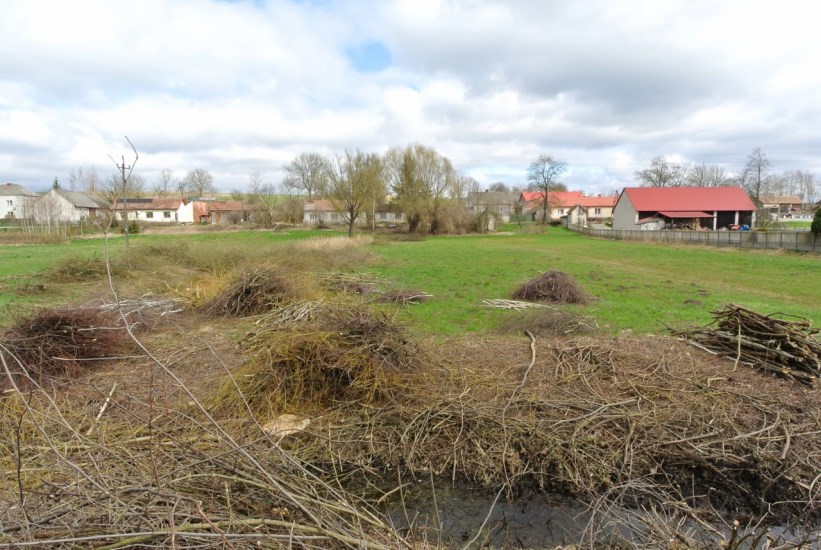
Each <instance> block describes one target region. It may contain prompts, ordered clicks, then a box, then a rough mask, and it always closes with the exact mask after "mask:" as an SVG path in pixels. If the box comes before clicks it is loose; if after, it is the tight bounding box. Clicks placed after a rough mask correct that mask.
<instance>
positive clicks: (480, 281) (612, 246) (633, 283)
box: [373, 228, 821, 334]
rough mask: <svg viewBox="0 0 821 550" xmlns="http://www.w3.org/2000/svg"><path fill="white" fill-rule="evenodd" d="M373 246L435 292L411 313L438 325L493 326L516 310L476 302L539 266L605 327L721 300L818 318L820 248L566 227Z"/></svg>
mask: <svg viewBox="0 0 821 550" xmlns="http://www.w3.org/2000/svg"><path fill="white" fill-rule="evenodd" d="M375 249H376V250H377V251H378V252H379V254H380V255H381V256H382V257H383V258H384V261H383V263H382V264H381V265H380V266H378V267H377V268H375V269H374V270H373V271H374V272H376V273H378V274H379V275H381V276H384V277H389V278H391V279H393V280H395V281H396V282H397V283H398V284H399V285H401V286H405V287H408V288H414V289H418V290H424V291H427V292H429V293H431V294H433V295H434V299H432V300H430V301H429V302H427V303H425V304H421V305H417V306H414V307H413V308H412V310H410V315H411V316H412V319H413V320H414V322H415V323H418V324H419V326H421V327H424V328H425V329H426V330H431V331H434V332H438V333H444V334H455V333H459V332H462V331H474V330H483V329H488V328H492V327H493V326H495V325H496V324H497V323H498V322H499V321H500V320H501V319H503V318H505V317H506V316H510V315H518V314H517V313H515V312H510V311H503V310H496V309H491V308H487V307H483V306H482V300H484V299H489V298H507V297H509V296H510V293H511V291H512V290H513V289H514V288H515V287H516V286H517V284H518V283H520V282H521V281H524V280H526V279H529V278H531V277H533V276H535V275H537V274H538V273H540V272H542V271H547V270H549V269H557V270H560V271H565V272H567V273H570V274H571V275H573V276H574V277H575V278H576V279H577V280H578V281H579V282H580V283H581V285H582V286H583V287H584V288H585V289H586V290H587V291H588V292H590V293H591V294H592V295H594V296H595V297H596V298H597V300H596V301H595V302H594V303H593V304H592V305H589V306H572V307H571V306H565V307H569V308H570V309H573V310H574V311H578V312H581V313H584V314H586V315H592V316H595V317H596V318H597V319H598V321H599V324H600V325H601V326H602V327H603V328H605V329H606V330H608V331H610V332H614V333H615V332H618V331H620V330H622V329H631V330H634V331H636V332H641V333H660V332H663V331H664V330H665V328H664V324H668V325H671V326H676V327H681V326H684V325H687V324H690V323H704V322H706V321H707V320H708V319H709V311H710V310H711V309H714V308H716V307H719V306H721V305H722V304H724V303H727V302H733V303H739V304H743V305H745V306H748V307H751V308H753V309H756V310H759V311H762V312H765V313H771V312H784V313H789V314H792V315H799V316H802V317H806V318H809V319H811V320H812V321H813V323H814V325H816V326H818V325H821V258H819V257H818V256H812V255H804V256H802V255H798V254H791V253H768V252H754V251H740V250H734V249H705V248H696V247H686V246H680V247H670V246H661V245H652V244H644V243H630V242H622V241H608V240H603V239H602V240H598V239H591V238H587V237H585V236H582V235H579V234H576V233H572V232H570V231H567V230H565V229H561V228H555V229H550V230H549V231H548V232H547V234H544V235H495V236H494V235H491V236H465V237H440V238H430V239H427V240H425V241H420V242H393V243H388V244H384V245H381V246H375Z"/></svg>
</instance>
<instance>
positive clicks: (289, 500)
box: [0, 388, 408, 550]
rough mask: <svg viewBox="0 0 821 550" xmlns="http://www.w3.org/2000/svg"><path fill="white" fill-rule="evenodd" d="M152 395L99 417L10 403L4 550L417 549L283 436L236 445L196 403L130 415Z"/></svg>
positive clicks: (1, 519)
mask: <svg viewBox="0 0 821 550" xmlns="http://www.w3.org/2000/svg"><path fill="white" fill-rule="evenodd" d="M144 396H145V392H141V391H140V389H139V388H134V392H133V393H130V394H128V389H125V390H120V392H118V393H117V394H115V395H114V396H113V398H112V399H111V403H110V407H109V408H108V411H107V412H106V414H105V415H104V416H102V418H99V415H97V418H96V419H95V420H90V418H91V419H93V418H95V417H94V413H96V412H97V411H96V408H97V407H96V406H95V408H94V409H91V410H88V411H84V410H83V409H78V408H77V404H76V403H72V404H69V403H66V402H61V403H55V401H53V400H52V398H51V396H49V395H47V393H46V392H43V391H42V390H40V389H36V390H34V391H33V392H32V393H12V394H10V395H8V396H6V397H4V398H3V399H2V400H0V471H4V472H6V473H5V475H4V477H3V478H2V482H0V526H2V527H0V547H2V548H27V547H28V548H48V549H55V550H56V549H66V548H99V549H103V548H105V549H109V550H113V549H115V548H179V549H182V548H201V549H211V548H213V549H217V548H220V549H224V548H233V549H237V550H240V549H243V550H245V549H252V548H271V549H283V550H284V549H286V548H287V549H319V548H369V549H371V550H379V549H385V550H387V549H393V548H407V547H408V545H407V544H406V543H405V542H404V541H403V539H402V536H401V535H400V534H398V533H396V532H395V531H393V530H392V529H391V528H390V527H388V526H387V525H385V524H384V522H383V521H381V520H380V519H379V518H378V517H377V515H376V513H375V512H374V511H373V510H372V509H371V508H370V507H369V506H368V505H367V504H366V503H364V502H363V501H361V500H360V499H358V498H356V497H354V496H352V495H350V494H348V493H346V492H345V491H344V490H342V489H340V488H339V487H338V485H334V486H332V485H330V484H329V483H326V482H323V481H322V480H320V479H319V478H318V477H317V476H316V470H315V469H308V468H305V467H304V466H302V464H301V463H299V462H298V461H296V460H294V459H293V458H292V457H291V456H290V455H289V454H288V453H287V452H286V451H284V450H283V449H282V448H281V447H279V445H278V443H279V441H278V440H279V439H281V438H282V434H278V436H277V437H272V436H269V435H267V434H266V432H265V431H264V430H263V429H262V428H261V427H246V428H245V430H244V432H243V434H242V435H241V436H238V437H233V436H231V435H229V434H228V433H227V432H226V431H224V430H223V428H222V427H221V426H220V425H219V424H217V423H216V422H214V421H213V420H212V419H211V418H210V417H209V416H208V415H207V413H205V411H204V409H202V408H201V407H197V406H196V405H192V406H191V408H190V409H189V410H188V411H185V412H182V411H176V410H166V411H164V414H156V411H155V414H154V416H153V417H149V418H142V417H141V416H140V415H135V414H130V413H127V412H125V411H126V410H127V409H130V408H131V407H130V406H129V405H130V404H132V403H133V402H135V401H139V402H141V403H143V405H147V403H145V401H142V400H144V398H145V397H144ZM101 397H102V396H101ZM155 407H156V404H155ZM139 408H140V409H143V410H146V411H149V410H151V409H150V407H148V406H143V407H139ZM85 412H88V413H91V414H90V415H86V414H84V413H85ZM89 417H90V418H89ZM90 422H93V424H92V426H96V431H94V433H93V435H91V431H90V430H89V429H88V428H89V423H90ZM239 437H241V439H240V438H239Z"/></svg>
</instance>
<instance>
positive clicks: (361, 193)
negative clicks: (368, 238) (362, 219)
mask: <svg viewBox="0 0 821 550" xmlns="http://www.w3.org/2000/svg"><path fill="white" fill-rule="evenodd" d="M381 176H382V161H381V160H380V158H379V156H378V155H375V154H366V153H362V152H361V151H359V150H357V151H356V152H354V153H352V152H350V151H345V154H344V155H343V156H340V157H337V158H336V161H335V162H334V164H333V165H332V169H331V170H330V172H329V173H328V182H327V184H326V187H325V193H326V195H327V196H328V198H329V199H330V200H331V202H332V203H333V205H334V207H335V208H336V209H337V211H338V212H339V213H340V215H341V216H342V219H343V220H344V221H345V223H347V224H348V236H349V237H353V228H354V224H355V223H356V219H357V218H358V217H359V216H360V214H363V213H364V212H365V209H366V208H367V206H368V204H369V203H370V201H371V200H373V196H374V188H375V187H376V186H377V185H379V184H380V180H381Z"/></svg>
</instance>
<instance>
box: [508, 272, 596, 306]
mask: <svg viewBox="0 0 821 550" xmlns="http://www.w3.org/2000/svg"><path fill="white" fill-rule="evenodd" d="M511 297H512V298H514V299H516V300H528V301H531V302H554V303H559V304H586V303H588V302H589V301H590V297H589V296H588V295H587V293H586V292H585V291H584V290H583V289H582V288H581V286H579V283H577V282H576V280H575V279H574V278H573V277H571V276H570V275H568V274H567V273H563V272H561V271H555V270H550V271H548V272H546V273H542V274H541V275H539V276H538V277H535V278H533V279H530V280H529V281H526V282H525V283H524V284H522V286H520V287H519V288H517V289H516V290H515V291H514V292H513V295H512V296H511Z"/></svg>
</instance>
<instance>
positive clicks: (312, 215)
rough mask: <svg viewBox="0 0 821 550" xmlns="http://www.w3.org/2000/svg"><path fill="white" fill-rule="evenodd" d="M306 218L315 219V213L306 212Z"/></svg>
mask: <svg viewBox="0 0 821 550" xmlns="http://www.w3.org/2000/svg"><path fill="white" fill-rule="evenodd" d="M308 219H309V220H315V219H316V214H314V213H313V212H312V213H310V214H308Z"/></svg>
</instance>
